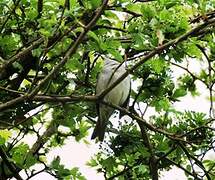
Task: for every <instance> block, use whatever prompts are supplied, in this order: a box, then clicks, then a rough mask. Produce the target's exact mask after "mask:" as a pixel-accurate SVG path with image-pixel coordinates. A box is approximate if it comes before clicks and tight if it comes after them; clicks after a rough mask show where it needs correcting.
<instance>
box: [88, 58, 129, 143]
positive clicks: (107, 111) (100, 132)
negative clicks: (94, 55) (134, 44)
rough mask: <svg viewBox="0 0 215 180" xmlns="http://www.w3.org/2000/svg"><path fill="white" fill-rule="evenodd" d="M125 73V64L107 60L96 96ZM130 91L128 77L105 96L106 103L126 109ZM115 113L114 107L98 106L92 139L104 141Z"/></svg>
mask: <svg viewBox="0 0 215 180" xmlns="http://www.w3.org/2000/svg"><path fill="white" fill-rule="evenodd" d="M125 72H126V69H125V64H124V63H123V64H120V63H118V62H117V61H115V60H111V59H108V58H106V59H105V63H104V67H103V69H102V71H101V73H100V74H99V76H98V79H97V84H96V94H97V95H99V94H100V93H101V92H102V91H103V90H105V89H106V88H107V87H109V86H110V85H111V84H113V83H114V82H115V81H116V80H117V79H118V78H119V77H120V76H121V75H122V74H123V73H125ZM130 89H131V80H130V77H129V76H127V77H126V78H125V79H124V80H123V81H121V82H120V83H119V84H118V85H117V86H116V87H114V88H113V89H112V90H111V91H110V92H109V93H108V94H106V95H105V97H104V101H105V102H109V103H112V104H115V105H119V106H121V107H126V106H127V104H128V100H129V95H130ZM113 111H114V108H112V107H109V106H107V105H104V104H102V103H99V104H97V113H98V120H97V123H96V127H95V129H94V131H93V134H92V137H91V139H95V138H96V137H98V139H99V141H103V139H104V134H105V130H106V127H107V124H108V120H109V118H110V116H111V115H112V113H113Z"/></svg>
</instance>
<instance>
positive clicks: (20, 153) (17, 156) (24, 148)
mask: <svg viewBox="0 0 215 180" xmlns="http://www.w3.org/2000/svg"><path fill="white" fill-rule="evenodd" d="M28 151H29V146H28V145H27V144H24V143H21V144H20V145H18V146H16V147H15V148H13V149H12V159H13V161H15V162H16V163H17V164H18V165H19V166H21V167H24V162H25V160H26V155H27V154H28Z"/></svg>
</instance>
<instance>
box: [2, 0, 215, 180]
mask: <svg viewBox="0 0 215 180" xmlns="http://www.w3.org/2000/svg"><path fill="white" fill-rule="evenodd" d="M0 7H1V8H0V22H1V23H0V36H1V38H0V89H1V91H0V126H1V130H0V177H1V179H7V178H12V177H15V178H16V179H23V178H22V177H21V176H20V175H19V172H20V171H22V170H23V172H25V173H26V175H27V177H28V179H30V178H31V177H33V176H35V175H37V174H39V173H41V172H47V173H49V174H51V175H53V176H54V177H56V178H58V179H64V178H65V179H70V178H74V179H75V178H77V179H85V178H84V177H83V176H82V175H81V174H80V172H79V171H78V169H77V168H71V169H67V168H65V167H64V165H62V164H61V163H60V157H56V158H55V159H53V161H52V163H50V164H48V163H47V161H46V155H47V153H48V152H49V151H50V150H52V149H53V148H55V147H58V146H62V145H63V144H64V141H65V140H66V139H67V138H69V137H70V136H73V137H74V138H75V140H76V141H78V142H80V140H85V138H86V136H87V135H88V132H89V129H90V128H91V127H93V126H94V124H95V119H94V118H95V117H96V114H95V109H94V107H95V106H94V105H95V103H96V101H101V97H102V96H104V95H105V94H106V93H107V92H109V91H110V90H111V88H113V87H114V86H116V85H117V84H118V83H119V82H120V81H122V80H123V79H124V78H125V77H126V76H127V75H128V74H129V73H130V74H131V76H132V81H133V83H132V84H133V88H132V93H131V103H130V108H129V110H127V109H123V108H120V107H117V106H115V105H113V104H108V105H109V106H113V107H115V108H116V109H118V110H120V111H121V112H122V113H124V114H127V115H128V116H126V117H125V118H124V120H121V121H119V122H120V123H119V126H118V127H117V128H115V127H114V126H112V125H110V126H109V128H108V131H109V132H110V133H106V141H105V142H104V143H103V144H102V145H101V150H102V151H101V152H99V153H98V154H97V155H96V156H95V157H94V158H93V159H92V160H91V161H90V162H88V164H89V165H90V166H92V167H97V169H98V171H99V172H103V173H104V177H105V178H106V179H116V178H119V179H153V180H156V179H158V177H159V174H160V172H161V171H165V170H169V169H170V168H171V167H172V166H176V167H178V168H180V169H182V170H183V171H184V172H185V174H186V175H187V177H188V179H208V180H210V179H214V177H215V162H214V161H213V160H210V159H207V160H206V159H205V156H206V155H207V153H208V152H209V151H214V148H215V147H214V146H215V143H214V126H213V125H214V107H213V100H214V97H213V94H214V83H215V76H214V75H215V69H214V68H215V56H214V54H215V43H214V42H215V34H214V30H215V28H214V27H215V10H214V7H215V1H214V0H209V1H208V0H200V1H197V0H117V1H116V0H109V1H108V0H103V1H102V0H70V1H69V0H54V1H53V0H44V1H43V0H37V1H36V0H31V1H28V0H1V2H0ZM102 56H108V57H110V58H114V59H116V60H117V61H119V62H123V61H127V64H128V71H127V72H126V73H125V74H123V75H122V77H121V78H119V80H118V81H117V82H116V83H115V84H114V85H113V86H111V87H110V88H107V89H106V90H104V92H103V93H102V94H101V96H99V97H97V96H94V90H95V83H96V75H97V73H98V72H99V71H100V70H101V67H102V64H103V60H102ZM191 63H194V64H196V65H198V64H200V65H201V66H200V69H199V71H198V72H196V71H193V69H191V68H190V64H191ZM174 67H177V68H179V69H181V70H183V72H184V73H183V75H180V76H179V77H177V80H176V77H175V76H174V73H175V68H174ZM192 67H193V66H192ZM199 85H201V87H204V88H205V89H206V90H205V91H207V94H208V102H209V104H210V108H209V110H208V112H200V111H199V112H194V111H179V110H178V109H177V108H176V107H175V104H176V102H179V101H182V100H183V99H186V97H189V96H190V95H192V96H196V97H198V96H200V95H201V94H200V92H201V91H200V90H201V89H200V86H199ZM200 101H201V100H200ZM103 103H105V102H103ZM199 103H201V102H199ZM150 109H154V111H153V113H151V114H150V116H146V114H147V113H148V111H149V110H150ZM129 117H130V118H129ZM26 136H32V137H36V138H35V142H34V143H33V146H30V145H29V144H28V142H25V141H23V138H25V137H26ZM74 156H75V155H74ZM36 164H40V165H41V166H42V167H43V168H42V169H40V170H37V169H35V165H36Z"/></svg>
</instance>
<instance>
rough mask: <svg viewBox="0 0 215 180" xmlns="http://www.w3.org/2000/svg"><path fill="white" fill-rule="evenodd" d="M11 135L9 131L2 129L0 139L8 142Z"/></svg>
mask: <svg viewBox="0 0 215 180" xmlns="http://www.w3.org/2000/svg"><path fill="white" fill-rule="evenodd" d="M11 135H12V133H11V131H9V130H7V129H4V130H0V137H1V138H2V139H4V141H8V139H9V138H10V137H11Z"/></svg>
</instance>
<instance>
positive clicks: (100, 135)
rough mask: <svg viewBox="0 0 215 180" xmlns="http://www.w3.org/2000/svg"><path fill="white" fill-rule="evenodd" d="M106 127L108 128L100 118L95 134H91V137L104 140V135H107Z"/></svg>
mask: <svg viewBox="0 0 215 180" xmlns="http://www.w3.org/2000/svg"><path fill="white" fill-rule="evenodd" d="M105 129H106V123H105V122H104V121H102V120H101V119H100V118H99V119H98V121H97V123H96V126H95V129H94V131H93V134H92V136H91V139H95V138H97V137H98V139H99V141H103V140H104V135H105Z"/></svg>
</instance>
